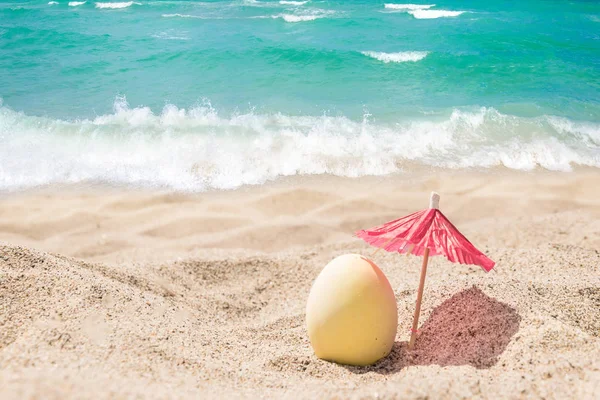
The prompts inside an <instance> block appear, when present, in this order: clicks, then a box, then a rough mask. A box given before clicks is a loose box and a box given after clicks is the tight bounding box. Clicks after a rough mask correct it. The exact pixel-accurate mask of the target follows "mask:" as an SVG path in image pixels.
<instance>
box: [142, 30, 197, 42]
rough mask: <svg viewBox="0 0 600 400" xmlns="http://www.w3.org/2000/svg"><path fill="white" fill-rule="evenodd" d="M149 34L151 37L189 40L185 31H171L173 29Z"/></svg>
mask: <svg viewBox="0 0 600 400" xmlns="http://www.w3.org/2000/svg"><path fill="white" fill-rule="evenodd" d="M151 36H152V37H153V38H156V39H163V40H190V37H189V36H187V35H186V34H185V33H183V32H182V33H180V32H177V31H173V30H168V31H164V32H159V33H155V34H152V35H151Z"/></svg>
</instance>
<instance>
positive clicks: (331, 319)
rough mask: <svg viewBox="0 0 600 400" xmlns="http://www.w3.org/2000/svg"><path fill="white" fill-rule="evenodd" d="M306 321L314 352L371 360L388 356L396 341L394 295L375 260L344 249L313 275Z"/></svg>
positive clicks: (356, 361)
mask: <svg viewBox="0 0 600 400" xmlns="http://www.w3.org/2000/svg"><path fill="white" fill-rule="evenodd" d="M306 326H307V329H308V337H309V338H310V343H311V345H312V347H313V349H314V351H315V354H316V356H317V357H319V358H322V359H324V360H329V361H334V362H337V363H340V364H350V365H370V364H373V363H375V362H376V361H377V360H379V359H381V358H383V357H385V356H387V355H388V354H389V353H390V351H391V349H392V346H393V344H394V339H395V338H396V329H397V327H398V310H397V308H396V296H394V291H393V290H392V287H391V286H390V283H389V281H388V280H387V278H386V277H385V275H384V274H383V272H381V270H380V269H379V267H378V266H377V265H375V263H374V262H373V261H371V260H369V259H367V258H366V257H363V256H361V255H358V254H345V255H342V256H339V257H337V258H335V259H334V260H332V261H331V262H330V263H329V264H327V265H326V266H325V268H324V269H323V271H321V273H320V274H319V276H318V277H317V279H316V280H315V283H314V284H313V286H312V289H311V290H310V295H309V296H308V305H307V306H306Z"/></svg>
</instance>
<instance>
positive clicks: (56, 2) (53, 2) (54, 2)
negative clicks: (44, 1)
mask: <svg viewBox="0 0 600 400" xmlns="http://www.w3.org/2000/svg"><path fill="white" fill-rule="evenodd" d="M48 4H49V5H54V4H58V1H49V2H48Z"/></svg>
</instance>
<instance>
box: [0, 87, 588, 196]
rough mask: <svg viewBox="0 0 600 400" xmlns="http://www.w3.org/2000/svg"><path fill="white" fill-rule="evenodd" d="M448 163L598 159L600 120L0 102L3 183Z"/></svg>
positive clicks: (172, 179) (201, 182) (521, 165)
mask: <svg viewBox="0 0 600 400" xmlns="http://www.w3.org/2000/svg"><path fill="white" fill-rule="evenodd" d="M408 163H419V164H422V165H426V166H436V167H444V168H473V167H478V168H488V167H494V166H505V167H507V168H512V169H519V170H530V169H534V168H539V167H541V168H545V169H549V170H562V171H568V170H570V169H571V168H572V166H573V165H586V166H592V167H599V168H600V124H596V123H584V122H577V121H572V120H568V119H565V118H559V117H554V116H541V117H537V118H522V117H516V116H512V115H506V114H502V113H500V112H498V111H497V110H495V109H493V108H481V109H477V110H471V111H465V110H456V109H455V110H453V111H448V113H447V114H445V116H438V117H437V118H433V117H432V116H428V117H427V118H426V116H423V118H420V119H414V120H399V121H395V122H370V121H369V120H368V118H366V117H365V118H364V119H363V120H362V121H356V120H352V119H349V118H346V117H343V116H342V117H331V116H288V115H283V114H272V115H260V114H254V113H252V112H250V113H245V114H234V115H229V116H226V117H225V116H222V115H219V113H218V112H217V111H216V110H215V109H213V108H212V107H211V106H210V104H208V103H206V104H204V105H201V106H197V107H194V108H191V109H187V110H186V109H182V108H178V107H176V106H174V105H167V106H165V107H164V109H163V110H162V112H160V113H154V112H153V111H152V110H151V109H149V108H148V107H137V108H131V107H129V106H128V104H127V102H126V101H125V99H117V101H115V104H114V112H113V113H112V114H107V115H102V116H98V117H96V118H94V119H83V120H59V119H51V118H46V117H34V116H28V115H26V114H23V113H19V112H15V111H13V110H11V109H9V108H7V107H0V189H1V190H16V189H22V188H28V187H33V186H39V185H47V184H53V183H59V184H60V183H82V182H101V183H108V184H116V185H127V186H135V187H140V186H141V187H162V188H168V189H172V190H182V191H203V190H207V189H211V188H212V189H231V188H236V187H238V186H240V185H246V184H262V183H264V182H266V181H269V180H273V179H276V178H278V177H281V176H291V175H311V174H333V175H338V176H346V177H358V176H364V175H386V174H392V173H399V172H401V171H402V168H403V165H406V164H408Z"/></svg>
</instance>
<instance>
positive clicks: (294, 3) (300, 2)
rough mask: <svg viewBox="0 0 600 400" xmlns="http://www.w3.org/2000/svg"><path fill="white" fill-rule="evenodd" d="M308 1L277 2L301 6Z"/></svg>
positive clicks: (282, 0)
mask: <svg viewBox="0 0 600 400" xmlns="http://www.w3.org/2000/svg"><path fill="white" fill-rule="evenodd" d="M306 3H308V0H307V1H289V0H281V1H280V2H279V4H283V5H288V6H301V5H304V4H306Z"/></svg>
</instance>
